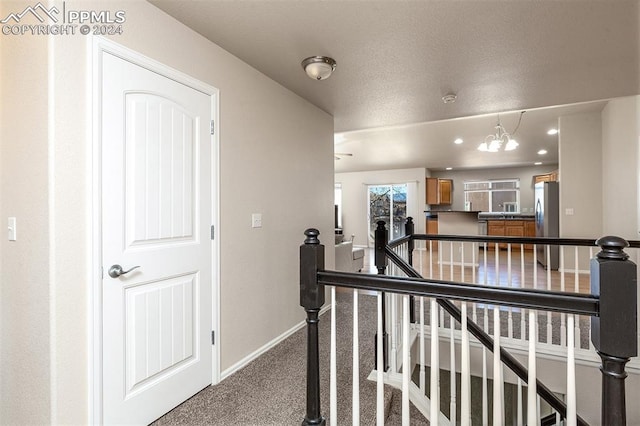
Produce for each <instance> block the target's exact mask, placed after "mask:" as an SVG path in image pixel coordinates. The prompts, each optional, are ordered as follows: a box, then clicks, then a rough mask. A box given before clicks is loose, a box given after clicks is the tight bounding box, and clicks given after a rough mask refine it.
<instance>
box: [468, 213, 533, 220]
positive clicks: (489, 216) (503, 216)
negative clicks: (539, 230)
mask: <svg viewBox="0 0 640 426" xmlns="http://www.w3.org/2000/svg"><path fill="white" fill-rule="evenodd" d="M535 216H536V215H535V214H533V213H506V212H499V213H480V214H479V215H478V219H480V220H529V219H534V218H535Z"/></svg>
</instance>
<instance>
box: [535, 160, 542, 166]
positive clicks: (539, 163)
mask: <svg viewBox="0 0 640 426" xmlns="http://www.w3.org/2000/svg"><path fill="white" fill-rule="evenodd" d="M533 165H534V166H541V165H542V161H536V162H535V163H533Z"/></svg>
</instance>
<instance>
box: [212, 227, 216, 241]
mask: <svg viewBox="0 0 640 426" xmlns="http://www.w3.org/2000/svg"><path fill="white" fill-rule="evenodd" d="M215 237H216V231H215V229H214V227H213V225H211V239H212V240H213V239H215Z"/></svg>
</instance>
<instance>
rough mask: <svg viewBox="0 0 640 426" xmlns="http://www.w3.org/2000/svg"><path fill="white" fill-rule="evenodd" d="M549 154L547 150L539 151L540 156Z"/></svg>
mask: <svg viewBox="0 0 640 426" xmlns="http://www.w3.org/2000/svg"><path fill="white" fill-rule="evenodd" d="M546 153H547V150H546V149H541V150H540V151H538V155H545V154H546Z"/></svg>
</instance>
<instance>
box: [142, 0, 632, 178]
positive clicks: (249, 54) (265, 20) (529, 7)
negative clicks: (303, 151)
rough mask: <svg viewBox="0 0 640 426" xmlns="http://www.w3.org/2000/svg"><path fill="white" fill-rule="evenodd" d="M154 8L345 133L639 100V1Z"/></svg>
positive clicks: (176, 0) (163, 1)
mask: <svg viewBox="0 0 640 426" xmlns="http://www.w3.org/2000/svg"><path fill="white" fill-rule="evenodd" d="M151 3H153V4H154V5H156V6H158V7H159V8H160V9H163V10H164V11H166V12H167V13H168V14H170V15H172V16H173V17H175V18H176V19H178V20H179V21H181V22H183V23H184V24H186V25H187V26H189V27H191V28H193V29H194V30H195V31H197V32H199V33H200V34H202V35H204V36H205V37H207V38H208V39H210V40H211V41H213V42H214V43H216V44H218V45H219V46H221V47H223V48H224V49H226V50H227V51H229V52H231V53H232V54H234V55H236V56H237V57H239V58H240V59H242V60H243V61H245V62H247V63H248V64H250V65H252V66H253V67H255V68H256V69H258V70H260V71H261V72H263V73H264V74H266V75H267V76H269V77H270V78H272V79H274V80H275V81H277V82H279V83H280V84H282V85H283V86H285V87H287V88H289V89H290V90H292V91H294V92H295V93H297V94H299V95H300V96H302V97H303V98H305V99H308V100H309V101H310V102H312V103H313V104H315V105H317V106H318V107H320V108H322V109H323V110H325V111H327V112H328V113H330V114H332V115H333V116H334V120H335V129H336V131H337V132H347V131H354V130H361V129H371V128H381V127H387V126H398V125H406V124H415V123H424V122H431V121H436V120H443V119H450V118H455V117H468V116H475V115H479V114H486V113H495V112H505V111H515V110H523V109H528V110H530V109H533V108H538V107H546V106H551V105H564V104H570V103H576V102H585V101H592V100H599V99H606V98H613V97H619V96H627V95H635V94H638V93H640V90H639V87H640V84H639V76H640V73H639V63H638V62H639V33H638V23H639V21H640V14H639V8H638V1H636V0H633V1H624V0H615V1H614V0H610V1H605V0H601V1H586V0H538V1H534V0H511V1H505V0H499V1H492V0H474V1H451V0H425V1H316V0H296V1H293V0H284V1H251V0H249V1H210V2H203V1H189V0H170V1H169V0H151ZM312 55H326V56H331V57H333V58H334V59H335V60H336V61H337V63H338V66H337V69H336V71H335V73H334V75H333V76H332V77H331V78H330V79H328V80H326V81H320V82H317V81H313V80H311V79H309V78H308V77H307V76H306V75H305V74H304V72H303V71H302V68H301V67H300V62H301V61H302V59H304V58H305V57H307V56H312ZM449 91H453V92H456V93H457V94H458V100H457V101H456V102H455V103H454V104H446V105H445V104H443V102H442V100H441V98H442V96H443V95H444V94H446V93H447V92H449ZM488 130H491V128H489V129H488ZM391 167H399V166H394V165H391V166H390V168H391Z"/></svg>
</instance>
